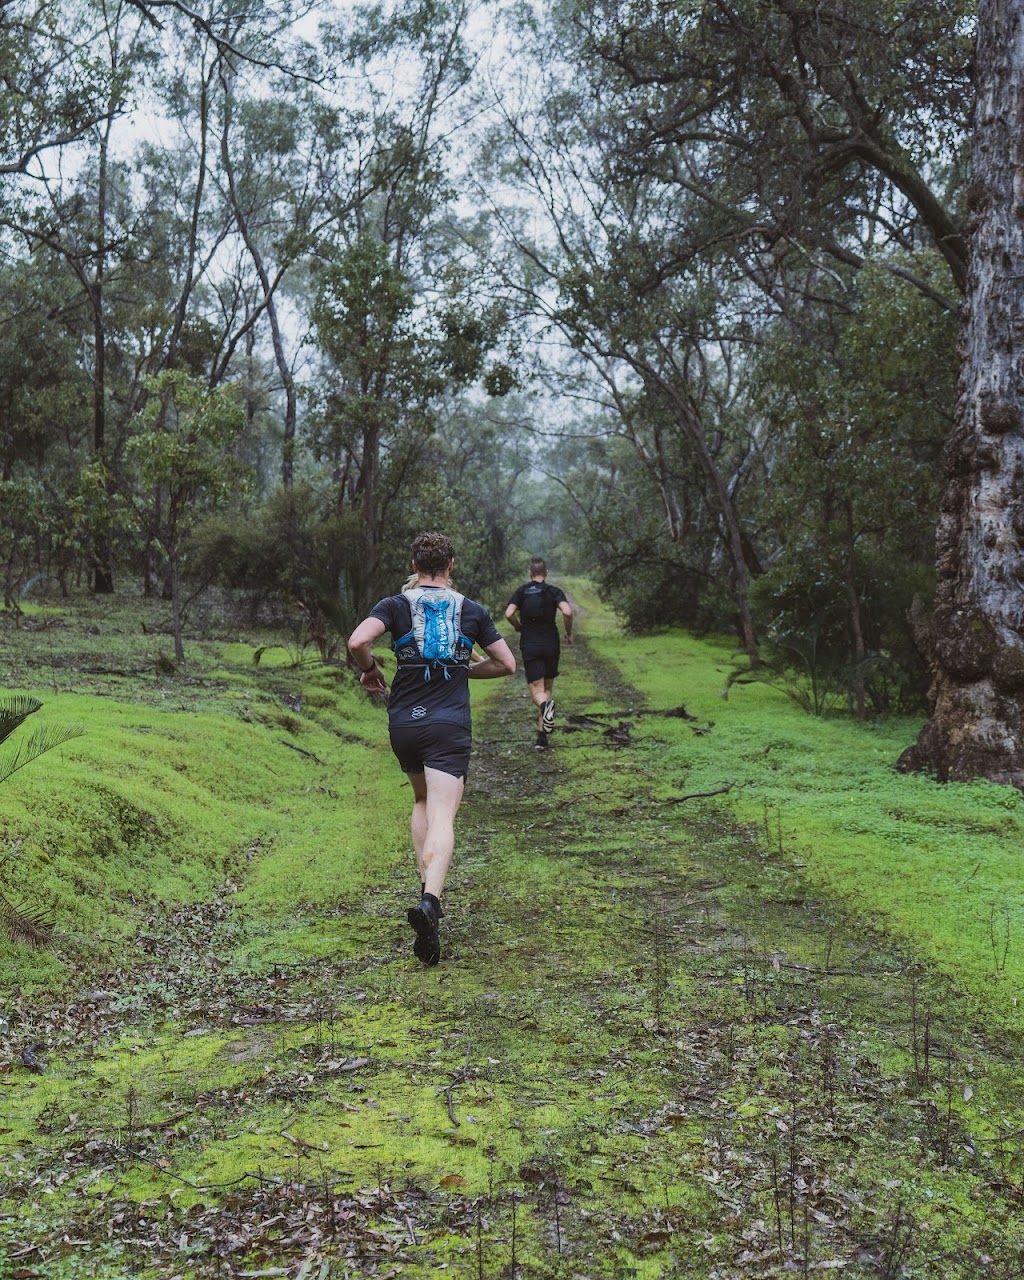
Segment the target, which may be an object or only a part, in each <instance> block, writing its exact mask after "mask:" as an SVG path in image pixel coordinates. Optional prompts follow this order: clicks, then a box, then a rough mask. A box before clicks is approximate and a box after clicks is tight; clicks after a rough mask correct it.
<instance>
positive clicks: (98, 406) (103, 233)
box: [92, 116, 114, 595]
mask: <svg viewBox="0 0 1024 1280" xmlns="http://www.w3.org/2000/svg"><path fill="white" fill-rule="evenodd" d="M112 125H113V118H112V116H111V117H108V119H107V122H106V125H105V127H104V131H103V134H102V135H101V138H100V152H99V164H98V169H97V181H96V200H97V203H96V274H95V277H94V280H93V289H92V314H93V335H94V340H95V344H96V363H95V368H94V370H93V432H92V436H93V438H92V446H93V455H94V457H95V458H96V459H97V461H99V462H102V463H103V466H104V468H105V470H106V480H105V484H106V486H107V492H108V494H109V492H110V487H111V482H110V472H109V469H107V330H106V318H105V316H104V314H103V289H104V285H105V284H106V254H107V164H108V160H109V146H110V131H111V128H112ZM93 558H94V559H93V575H92V589H93V591H95V592H96V594H97V595H110V594H111V593H112V592H113V590H114V568H113V561H114V555H113V548H112V546H111V538H110V529H109V528H108V527H106V526H104V527H103V528H102V529H100V530H99V532H98V533H97V537H96V544H95V546H94V547H93Z"/></svg>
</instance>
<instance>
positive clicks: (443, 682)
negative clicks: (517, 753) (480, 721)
mask: <svg viewBox="0 0 1024 1280" xmlns="http://www.w3.org/2000/svg"><path fill="white" fill-rule="evenodd" d="M425 590H428V591H430V590H434V591H442V590H444V588H443V587H433V588H431V587H427V588H425ZM370 617H371V618H378V619H380V621H381V622H383V623H384V626H385V628H386V629H387V630H388V631H390V632H391V640H392V643H394V641H395V640H399V639H401V638H402V637H403V636H405V635H407V634H408V632H409V631H410V629H411V628H412V608H411V607H410V604H409V599H408V597H407V596H404V595H398V596H387V597H385V599H383V600H381V601H379V602H378V603H377V604H375V605H374V606H373V608H372V609H371V610H370ZM461 628H462V633H463V635H464V636H465V637H466V638H467V640H472V641H473V642H474V643H475V644H478V645H480V647H481V648H483V649H486V648H487V646H488V645H491V644H494V643H495V641H497V640H500V639H501V636H500V634H499V633H498V628H497V627H496V626H495V625H494V620H493V619H492V618H491V615H490V614H489V613H488V612H487V610H486V609H485V608H484V607H483V605H482V604H477V602H476V601H475V600H470V599H468V598H467V599H466V600H464V601H463V605H462V622H461ZM424 672H427V673H428V674H429V677H430V678H429V679H425V678H424ZM446 674H447V679H446V678H445V676H446ZM388 719H389V722H390V723H391V724H430V723H432V722H434V721H438V722H441V721H443V722H445V723H447V724H459V725H462V726H463V727H464V728H466V729H469V728H471V727H472V724H471V721H470V715H469V660H468V658H467V660H466V661H465V662H460V663H456V662H454V661H450V662H446V663H445V664H444V665H443V666H441V665H440V664H437V665H435V666H431V667H428V666H426V665H425V664H424V663H423V662H422V661H421V662H418V663H415V664H410V665H409V666H402V665H399V667H398V670H397V671H396V672H395V678H394V680H393V681H392V683H391V696H390V698H389V699H388Z"/></svg>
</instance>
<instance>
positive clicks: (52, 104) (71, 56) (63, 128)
mask: <svg viewBox="0 0 1024 1280" xmlns="http://www.w3.org/2000/svg"><path fill="white" fill-rule="evenodd" d="M83 21H84V22H86V23H88V7H87V6H86V5H79V4H76V3H71V4H69V3H68V2H67V0H7V2H6V3H5V4H4V5H3V6H2V9H0V83H2V84H3V92H2V93H0V204H7V203H11V202H14V203H16V202H17V193H18V187H17V186H16V185H14V184H12V183H11V182H10V179H11V178H21V177H23V176H24V175H26V174H32V175H34V176H38V174H39V173H40V172H41V166H42V165H43V164H45V162H46V160H47V158H48V156H49V153H51V152H53V151H57V150H59V149H61V148H63V147H65V146H67V145H68V144H69V143H71V142H74V141H75V140H77V139H79V138H81V137H83V136H84V135H85V134H86V133H88V131H89V130H90V129H92V128H93V127H94V126H96V125H97V124H98V123H99V122H100V121H101V120H102V119H103V118H104V116H105V114H106V112H107V109H108V105H109V81H108V77H107V75H106V71H105V69H104V67H103V66H102V64H100V63H98V62H97V60H96V59H95V58H94V57H93V56H92V51H91V50H90V48H89V42H88V40H87V39H86V40H83V30H82V23H83Z"/></svg>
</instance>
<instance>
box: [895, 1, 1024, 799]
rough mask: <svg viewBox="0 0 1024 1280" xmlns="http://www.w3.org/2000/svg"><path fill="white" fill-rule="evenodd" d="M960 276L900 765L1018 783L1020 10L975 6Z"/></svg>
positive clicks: (1022, 660) (1022, 628)
mask: <svg viewBox="0 0 1024 1280" xmlns="http://www.w3.org/2000/svg"><path fill="white" fill-rule="evenodd" d="M975 79H976V83H977V91H978V93H977V104H976V107H975V116H974V132H973V138H972V148H973V149H972V171H971V183H970V190H969V195H968V207H969V209H970V227H969V237H970V271H969V276H968V287H967V300H966V305H965V307H964V312H963V319H962V327H961V334H960V346H961V349H962V352H963V358H962V363H961V371H960V394H959V398H958V401H957V407H956V423H955V427H954V430H953V432H952V434H951V436H950V439H949V441H948V444H947V447H946V451H945V458H944V462H945V473H946V487H945V492H944V494H943V498H942V513H941V518H940V522H939V530H938V540H937V547H938V556H937V570H938V588H937V592H936V602H935V611H934V614H933V615H932V617H931V619H930V620H928V623H927V625H926V626H924V627H923V628H922V639H923V641H924V643H925V645H926V648H927V651H928V654H929V657H930V660H931V665H932V673H933V684H932V694H933V697H934V707H933V711H932V715H931V718H930V719H929V721H928V723H927V724H926V725H925V727H924V729H923V730H922V731H921V734H920V736H919V737H918V740H917V742H916V743H915V744H914V745H913V746H912V747H910V748H909V749H908V750H907V751H905V752H904V753H903V755H902V757H901V758H900V766H901V768H904V769H907V770H927V771H929V772H932V773H935V774H936V775H937V776H939V777H940V778H944V779H945V778H952V779H957V778H967V777H975V776H979V775H980V776H983V777H988V778H991V779H993V780H995V781H1002V782H1011V783H1013V784H1014V785H1016V786H1017V787H1024V741H1022V738H1021V724H1022V721H1024V596H1022V583H1024V361H1022V358H1021V328H1020V315H1021V308H1022V300H1024V287H1022V286H1024V223H1022V220H1021V216H1020V213H1021V191H1020V172H1021V155H1020V150H1021V138H1022V136H1024V7H1022V5H1021V3H1020V0H982V3H981V4H980V5H979V8H978V43H977V52H976V58H975Z"/></svg>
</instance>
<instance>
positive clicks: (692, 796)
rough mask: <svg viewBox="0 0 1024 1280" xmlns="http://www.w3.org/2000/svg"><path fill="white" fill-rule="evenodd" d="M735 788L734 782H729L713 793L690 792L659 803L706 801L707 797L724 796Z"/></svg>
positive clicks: (666, 798) (667, 797)
mask: <svg viewBox="0 0 1024 1280" xmlns="http://www.w3.org/2000/svg"><path fill="white" fill-rule="evenodd" d="M735 786H736V783H735V782H730V783H729V785H728V786H727V787H717V788H716V789H715V790H714V791H690V792H687V794H686V795H685V796H666V797H665V799H664V800H662V801H660V803H661V804H682V803H683V801H684V800H706V799H707V797H708V796H724V795H725V793H726V792H727V791H731V790H732V789H733V787H735Z"/></svg>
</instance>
